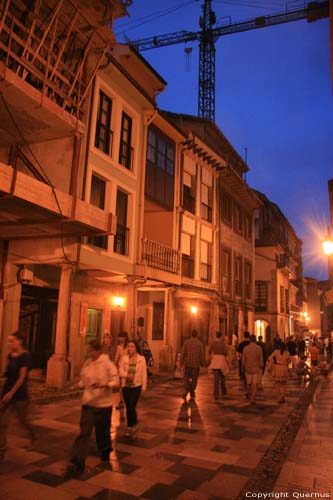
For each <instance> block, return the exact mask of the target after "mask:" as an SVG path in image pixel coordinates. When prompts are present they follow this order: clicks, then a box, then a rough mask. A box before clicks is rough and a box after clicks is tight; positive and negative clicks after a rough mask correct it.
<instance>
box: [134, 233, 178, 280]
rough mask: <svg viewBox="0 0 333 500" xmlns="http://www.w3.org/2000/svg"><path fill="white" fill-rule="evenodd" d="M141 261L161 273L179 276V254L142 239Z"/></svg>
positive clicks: (159, 244)
mask: <svg viewBox="0 0 333 500" xmlns="http://www.w3.org/2000/svg"><path fill="white" fill-rule="evenodd" d="M142 260H143V261H144V262H145V263H146V264H147V265H148V266H149V267H154V268H155V269H160V270H161V271H167V272H169V273H173V274H179V271H180V254H179V252H178V251H177V250H174V249H173V248H170V247H167V246H165V245H161V243H157V242H156V241H151V240H147V239H143V242H142Z"/></svg>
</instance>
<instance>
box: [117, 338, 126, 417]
mask: <svg viewBox="0 0 333 500" xmlns="http://www.w3.org/2000/svg"><path fill="white" fill-rule="evenodd" d="M127 344H128V333H127V332H125V331H123V332H120V333H119V336H118V345H117V348H116V353H115V356H114V362H115V363H116V365H117V367H118V368H119V366H120V362H121V359H122V357H123V356H126V355H127V354H128V353H127ZM123 408H124V400H123V395H122V391H121V388H120V400H119V403H118V404H117V406H116V410H122V409H123Z"/></svg>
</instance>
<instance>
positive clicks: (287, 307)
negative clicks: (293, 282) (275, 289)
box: [285, 290, 290, 314]
mask: <svg viewBox="0 0 333 500" xmlns="http://www.w3.org/2000/svg"><path fill="white" fill-rule="evenodd" d="M285 292H286V313H287V314H289V312H290V307H289V290H286V291H285Z"/></svg>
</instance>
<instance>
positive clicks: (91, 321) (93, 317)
mask: <svg viewBox="0 0 333 500" xmlns="http://www.w3.org/2000/svg"><path fill="white" fill-rule="evenodd" d="M101 320H102V311H101V310H100V309H91V308H88V317H87V333H86V342H87V344H88V342H90V341H91V340H99V339H100V338H101Z"/></svg>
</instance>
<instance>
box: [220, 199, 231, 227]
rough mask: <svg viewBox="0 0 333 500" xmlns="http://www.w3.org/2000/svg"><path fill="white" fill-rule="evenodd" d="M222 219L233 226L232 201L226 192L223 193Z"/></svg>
mask: <svg viewBox="0 0 333 500" xmlns="http://www.w3.org/2000/svg"><path fill="white" fill-rule="evenodd" d="M221 217H222V219H223V220H224V221H225V222H227V223H228V224H230V225H231V224H232V200H231V198H230V196H229V195H228V194H227V193H224V192H221Z"/></svg>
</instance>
